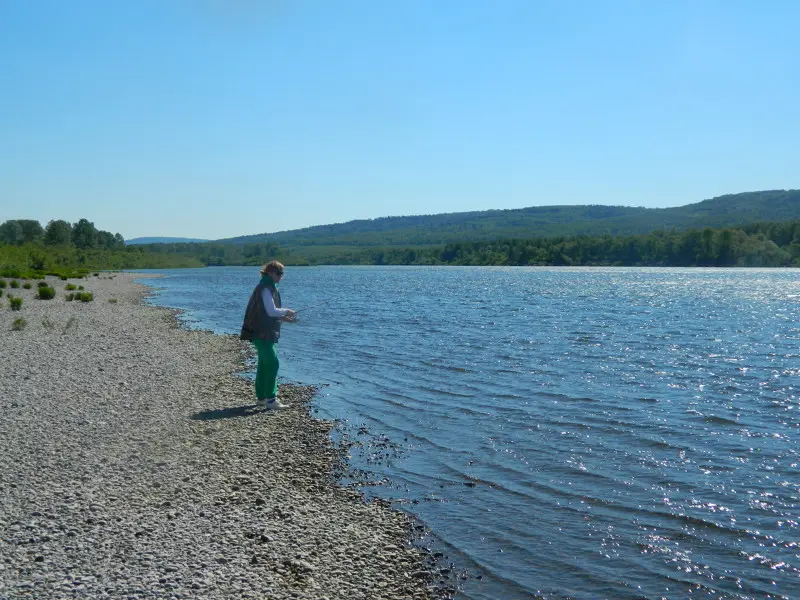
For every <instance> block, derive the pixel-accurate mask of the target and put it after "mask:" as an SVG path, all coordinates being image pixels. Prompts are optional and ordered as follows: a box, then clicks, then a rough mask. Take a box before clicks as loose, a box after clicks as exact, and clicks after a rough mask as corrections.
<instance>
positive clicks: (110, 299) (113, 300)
mask: <svg viewBox="0 0 800 600" xmlns="http://www.w3.org/2000/svg"><path fill="white" fill-rule="evenodd" d="M108 301H109V302H111V304H116V303H117V299H116V298H109V299H108Z"/></svg>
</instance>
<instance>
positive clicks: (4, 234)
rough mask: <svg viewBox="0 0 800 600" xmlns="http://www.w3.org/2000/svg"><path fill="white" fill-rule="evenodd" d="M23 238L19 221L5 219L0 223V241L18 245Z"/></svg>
mask: <svg viewBox="0 0 800 600" xmlns="http://www.w3.org/2000/svg"><path fill="white" fill-rule="evenodd" d="M24 240H25V234H24V232H23V230H22V225H20V224H19V221H6V222H5V223H3V224H2V225H0V243H2V244H13V245H16V246H19V245H20V244H22V242H23V241H24Z"/></svg>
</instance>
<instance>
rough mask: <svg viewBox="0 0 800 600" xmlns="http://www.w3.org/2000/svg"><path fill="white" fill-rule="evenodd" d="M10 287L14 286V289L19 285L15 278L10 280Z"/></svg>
mask: <svg viewBox="0 0 800 600" xmlns="http://www.w3.org/2000/svg"><path fill="white" fill-rule="evenodd" d="M11 287H12V288H14V289H16V288H18V287H19V281H17V280H16V279H12V280H11Z"/></svg>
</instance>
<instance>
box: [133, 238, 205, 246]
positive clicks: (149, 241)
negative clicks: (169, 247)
mask: <svg viewBox="0 0 800 600" xmlns="http://www.w3.org/2000/svg"><path fill="white" fill-rule="evenodd" d="M208 241H209V240H202V239H199V238H184V237H138V238H133V239H132V240H125V244H126V245H128V246H136V245H137V244H201V243H203V242H208Z"/></svg>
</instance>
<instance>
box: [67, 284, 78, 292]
mask: <svg viewBox="0 0 800 600" xmlns="http://www.w3.org/2000/svg"><path fill="white" fill-rule="evenodd" d="M64 289H65V290H67V291H68V292H70V291H72V290H77V289H78V286H77V285H75V284H74V283H68V284H67V286H66V287H65V288H64Z"/></svg>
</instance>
